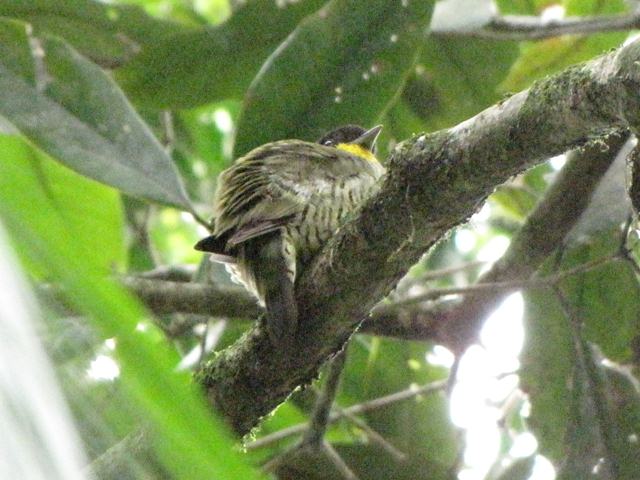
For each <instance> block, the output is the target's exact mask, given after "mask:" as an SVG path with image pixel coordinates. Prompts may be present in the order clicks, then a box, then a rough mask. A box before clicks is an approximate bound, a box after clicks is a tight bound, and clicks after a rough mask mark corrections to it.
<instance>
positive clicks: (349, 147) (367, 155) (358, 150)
mask: <svg viewBox="0 0 640 480" xmlns="http://www.w3.org/2000/svg"><path fill="white" fill-rule="evenodd" d="M336 148H338V149H340V150H344V151H345V152H349V153H350V154H351V155H356V156H358V157H360V158H364V159H365V160H368V161H370V162H378V159H377V158H376V156H375V155H374V154H373V153H371V150H368V149H366V148H364V147H361V146H360V145H354V144H353V143H339V144H338V145H337V146H336Z"/></svg>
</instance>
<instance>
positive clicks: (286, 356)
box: [196, 42, 640, 434]
mask: <svg viewBox="0 0 640 480" xmlns="http://www.w3.org/2000/svg"><path fill="white" fill-rule="evenodd" d="M638 62H640V42H633V43H631V44H629V45H627V46H625V47H623V48H620V49H618V50H616V51H614V52H611V53H609V54H607V55H605V56H602V57H600V58H598V59H595V60H593V61H591V62H588V63H586V64H583V65H579V66H576V67H572V68H570V69H568V70H566V71H564V72H562V73H560V74H558V75H556V76H553V77H550V78H547V79H545V80H542V81H539V82H537V83H536V84H535V85H534V86H533V87H532V88H531V89H529V90H526V91H524V92H521V93H519V94H517V95H514V96H512V97H511V98H509V99H507V100H505V101H503V102H501V103H500V104H498V105H496V106H494V107H491V108H489V109H487V110H485V111H484V112H482V113H480V114H479V115H477V116H476V117H474V118H472V119H470V120H468V121H466V122H464V123H462V124H460V125H458V126H457V127H454V128H451V129H449V130H444V131H440V132H436V133H434V134H430V135H419V136H415V137H413V138H411V139H409V140H407V141H405V142H403V143H401V144H400V145H398V146H397V147H396V149H395V150H394V151H393V153H392V154H391V157H390V159H389V162H388V174H387V175H386V177H385V179H384V181H383V184H382V185H381V189H380V192H379V193H378V194H377V195H375V196H374V197H373V198H371V199H370V200H369V201H368V202H367V203H366V204H365V205H364V206H363V208H362V209H361V211H360V213H359V215H358V216H357V218H355V219H353V220H352V221H351V222H349V223H347V224H346V225H345V226H344V227H343V228H341V229H340V231H339V232H338V234H337V235H336V236H335V237H334V238H332V240H331V241H330V242H329V243H328V244H327V245H326V246H325V247H324V248H323V251H322V253H321V254H320V255H319V256H318V258H316V259H315V260H314V262H313V263H312V265H310V266H309V267H308V268H307V269H306V270H305V271H304V272H303V274H302V277H301V279H300V281H299V283H298V285H297V293H296V297H297V301H298V305H299V312H300V318H301V325H300V329H299V335H298V337H297V338H296V341H295V344H294V345H293V346H292V348H291V349H289V350H286V351H285V350H283V349H277V348H274V346H273V345H272V344H271V343H270V341H269V338H268V336H267V334H266V332H265V331H264V329H263V327H262V325H261V324H258V325H256V326H255V327H253V328H252V329H250V330H249V331H248V332H247V333H246V334H245V335H244V336H243V337H242V338H241V339H240V340H239V341H238V342H236V344H234V345H233V346H231V347H230V348H228V349H226V350H224V351H223V352H220V353H218V354H217V355H216V356H215V358H212V359H210V360H209V361H208V362H207V363H206V364H205V365H204V366H203V368H202V370H201V371H200V372H199V373H198V374H197V375H196V378H197V380H198V381H199V382H200V383H201V384H202V386H203V387H204V388H205V389H206V392H207V395H208V398H209V401H210V402H211V403H212V405H214V406H215V407H217V408H218V409H219V411H221V412H222V413H223V414H224V415H225V416H226V417H227V418H228V420H229V421H230V423H231V424H232V425H233V426H234V428H235V429H236V430H237V431H238V432H239V433H241V434H244V433H247V432H248V431H249V430H250V429H251V428H253V427H254V426H255V425H256V424H257V423H258V422H259V420H260V418H261V417H262V416H263V415H266V414H267V413H269V412H270V411H271V410H272V409H273V408H275V407H276V406H277V405H278V404H279V403H280V402H282V401H283V400H285V399H286V398H287V396H288V395H289V394H290V393H291V392H292V391H293V390H294V389H295V388H296V387H298V386H299V385H304V384H307V383H309V382H311V380H312V379H313V378H315V376H316V375H317V372H318V369H319V367H320V366H321V365H322V364H323V363H324V362H325V360H326V359H327V358H328V357H329V356H331V355H332V354H333V353H335V352H336V351H338V350H339V349H340V348H341V347H342V345H343V344H344V342H345V341H346V340H347V339H348V338H349V337H350V336H351V335H352V334H353V332H354V331H355V330H356V328H357V326H358V325H359V323H360V322H361V320H362V319H363V318H364V317H365V316H366V315H367V314H368V312H369V310H370V309H371V308H372V307H373V306H374V305H375V303H377V302H378V301H379V300H380V299H381V298H383V297H384V296H386V295H387V294H388V293H389V291H390V290H391V289H392V288H393V287H394V286H395V284H396V283H397V281H398V280H399V279H400V278H401V277H402V276H403V275H404V274H405V273H406V272H407V270H408V269H409V268H410V267H411V266H412V265H413V264H414V263H416V262H417V261H418V260H419V258H420V257H421V256H422V255H423V254H424V253H425V252H426V251H427V250H428V249H429V248H430V247H431V246H432V245H433V244H434V243H435V242H436V241H438V240H439V239H440V238H442V237H443V236H444V235H445V234H446V233H447V232H448V231H449V230H450V229H451V228H453V227H455V226H456V225H458V224H460V223H462V222H464V221H465V220H466V219H467V218H468V217H469V216H470V215H471V214H473V213H474V212H475V211H476V210H477V208H478V207H479V206H480V205H481V204H482V202H483V201H484V200H485V199H486V197H487V196H488V195H489V194H490V193H491V192H492V191H493V189H494V188H495V187H496V186H497V185H499V184H501V183H502V182H504V181H505V180H507V179H508V178H509V177H511V176H512V175H515V174H517V173H519V172H521V171H523V170H525V169H527V168H529V167H531V166H533V165H535V164H536V163H539V162H541V161H543V160H545V159H547V158H549V157H552V156H554V155H558V154H560V153H563V152H565V151H566V150H568V149H572V148H575V147H577V146H579V145H582V144H584V143H585V142H586V140H587V139H588V138H589V137H594V136H599V135H603V134H605V133H607V132H610V131H611V130H613V129H620V128H632V129H634V130H637V128H638V126H639V125H640V95H638V92H639V91H640V68H639V67H638ZM452 338H455V337H452ZM452 343H456V344H460V343H459V342H457V341H455V340H453V341H452Z"/></svg>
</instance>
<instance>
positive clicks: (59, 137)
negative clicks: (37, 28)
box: [0, 21, 192, 211]
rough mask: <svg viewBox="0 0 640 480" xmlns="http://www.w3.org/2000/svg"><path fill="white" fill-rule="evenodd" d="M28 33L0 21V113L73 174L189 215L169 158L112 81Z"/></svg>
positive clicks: (56, 44) (51, 42)
mask: <svg viewBox="0 0 640 480" xmlns="http://www.w3.org/2000/svg"><path fill="white" fill-rule="evenodd" d="M28 30H29V29H28V28H25V26H24V25H23V24H20V23H17V22H9V21H0V91H3V92H11V94H10V95H2V96H0V116H3V117H4V118H5V119H6V120H8V121H9V122H11V123H12V124H13V125H14V126H15V128H17V129H18V130H19V131H20V132H21V133H22V134H23V135H24V136H25V137H27V138H28V139H29V140H30V141H31V142H32V143H33V144H34V145H36V146H37V147H38V148H40V149H41V150H43V151H45V152H46V153H48V154H49V155H51V156H52V157H53V158H55V159H56V160H58V161H60V162H62V163H64V164H65V165H66V166H68V167H70V168H72V169H73V170H75V171H77V172H78V173H81V174H83V175H86V176H88V177H91V178H93V179H95V180H98V181H100V182H103V183H106V184H107V185H111V186H113V187H116V188H118V189H119V190H122V191H123V192H125V193H128V194H130V195H133V196H137V197H142V198H146V199H149V200H155V201H158V202H161V203H166V204H168V205H174V206H176V207H179V208H182V209H185V210H188V211H192V207H191V205H190V202H189V200H188V198H187V196H186V193H185V191H184V188H183V186H182V182H181V180H180V178H179V177H178V174H177V172H176V169H175V166H174V165H173V163H172V161H171V159H170V158H169V156H168V155H167V154H166V153H165V152H164V150H163V148H162V146H161V145H160V144H159V143H158V141H157V140H156V139H155V138H154V137H153V135H152V134H151V132H150V131H149V129H148V127H147V126H146V125H145V124H144V123H143V122H142V120H141V119H140V117H139V116H138V114H137V113H136V112H135V111H134V110H133V108H132V107H131V105H130V104H129V103H128V102H127V100H126V98H125V97H124V95H123V94H122V92H121V91H120V90H119V89H118V87H117V86H116V85H115V83H114V82H113V81H112V80H111V79H110V78H109V77H108V76H107V75H105V74H104V72H102V71H101V70H100V69H99V68H98V67H96V66H95V65H94V64H92V63H91V62H89V61H88V60H86V59H84V58H83V57H82V56H80V55H79V54H78V53H77V52H75V51H74V50H72V49H71V48H70V47H69V46H67V45H66V44H65V43H63V42H62V41H61V40H57V39H54V38H50V37H44V38H42V39H38V38H35V37H31V36H29V35H28ZM30 47H31V48H33V52H31V50H30Z"/></svg>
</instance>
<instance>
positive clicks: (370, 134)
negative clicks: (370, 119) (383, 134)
mask: <svg viewBox="0 0 640 480" xmlns="http://www.w3.org/2000/svg"><path fill="white" fill-rule="evenodd" d="M381 130H382V125H376V126H375V127H373V128H371V129H369V130H367V131H366V132H364V133H363V134H362V135H360V136H359V137H358V138H356V139H355V140H354V141H353V142H349V143H352V144H354V145H360V146H361V147H363V148H366V149H367V150H370V151H373V147H375V145H376V140H377V139H378V135H380V131H381Z"/></svg>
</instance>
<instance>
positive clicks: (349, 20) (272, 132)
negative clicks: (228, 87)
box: [234, 0, 433, 155]
mask: <svg viewBox="0 0 640 480" xmlns="http://www.w3.org/2000/svg"><path fill="white" fill-rule="evenodd" d="M432 7H433V2H428V1H423V2H405V3H401V2H388V1H386V0H375V1H371V2H357V1H355V0H334V1H332V2H330V3H328V4H327V5H326V7H324V8H323V9H322V10H320V11H318V12H317V13H315V14H313V15H312V16H310V17H308V18H307V19H305V21H304V22H302V23H301V24H300V25H299V26H298V28H296V30H295V31H294V32H293V33H292V34H291V35H290V36H289V37H288V38H287V40H286V41H285V42H284V43H282V45H280V47H279V48H278V49H277V50H276V51H275V52H274V53H273V55H271V57H269V59H268V60H267V62H266V63H265V64H264V65H263V67H262V69H261V70H260V73H259V74H258V76H257V77H256V79H255V80H254V82H253V83H252V85H251V87H250V88H249V91H248V92H247V95H246V96H245V101H244V108H243V111H242V113H241V115H240V121H239V125H238V131H237V136H236V144H235V148H234V154H235V155H242V154H244V153H246V152H247V151H249V150H251V149H252V148H254V147H257V146H258V145H261V144H263V143H266V142H269V141H273V140H277V139H282V138H301V139H305V140H314V139H316V138H318V137H319V136H320V135H321V134H322V133H323V132H325V131H326V130H329V129H331V128H333V127H335V126H338V125H341V124H345V123H358V124H362V125H365V126H371V125H372V124H373V123H375V122H376V121H378V120H379V119H380V118H381V117H382V115H383V114H384V113H385V111H386V110H387V109H388V108H389V106H390V105H391V104H392V102H393V100H394V99H395V97H396V96H397V95H398V94H399V92H400V90H401V88H402V86H403V84H404V82H405V80H406V78H407V76H408V74H409V72H410V71H411V69H412V68H413V66H414V63H415V60H416V59H417V57H418V55H419V53H420V50H421V47H422V45H423V44H424V35H425V29H426V27H427V25H428V23H429V19H430V15H431V10H432Z"/></svg>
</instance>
